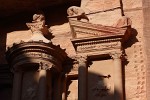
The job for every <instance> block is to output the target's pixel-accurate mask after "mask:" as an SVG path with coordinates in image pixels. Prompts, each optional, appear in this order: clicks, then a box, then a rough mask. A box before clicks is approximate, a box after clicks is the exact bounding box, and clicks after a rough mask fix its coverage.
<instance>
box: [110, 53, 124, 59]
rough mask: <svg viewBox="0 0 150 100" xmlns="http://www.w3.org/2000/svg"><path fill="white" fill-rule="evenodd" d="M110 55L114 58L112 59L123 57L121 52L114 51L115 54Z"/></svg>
mask: <svg viewBox="0 0 150 100" xmlns="http://www.w3.org/2000/svg"><path fill="white" fill-rule="evenodd" d="M109 54H110V56H111V57H112V59H121V57H122V56H123V54H122V52H121V51H120V52H117V51H116V52H115V51H113V52H110V53H109Z"/></svg>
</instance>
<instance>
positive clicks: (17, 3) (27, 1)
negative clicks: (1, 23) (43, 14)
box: [0, 0, 80, 17]
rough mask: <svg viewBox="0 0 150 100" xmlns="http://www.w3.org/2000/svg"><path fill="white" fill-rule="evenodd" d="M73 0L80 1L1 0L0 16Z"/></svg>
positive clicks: (69, 1)
mask: <svg viewBox="0 0 150 100" xmlns="http://www.w3.org/2000/svg"><path fill="white" fill-rule="evenodd" d="M75 2H80V0H13V1H12V0H1V1H0V17H2V16H9V15H12V14H15V13H18V12H23V11H34V10H38V9H42V8H46V7H49V6H55V5H60V4H65V3H75Z"/></svg>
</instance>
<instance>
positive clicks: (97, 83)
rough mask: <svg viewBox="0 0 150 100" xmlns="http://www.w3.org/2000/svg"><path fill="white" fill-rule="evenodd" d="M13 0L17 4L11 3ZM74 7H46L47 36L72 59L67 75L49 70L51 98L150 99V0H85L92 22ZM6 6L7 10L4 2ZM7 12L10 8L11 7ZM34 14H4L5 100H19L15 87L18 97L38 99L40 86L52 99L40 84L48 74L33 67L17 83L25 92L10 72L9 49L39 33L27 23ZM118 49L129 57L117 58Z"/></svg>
mask: <svg viewBox="0 0 150 100" xmlns="http://www.w3.org/2000/svg"><path fill="white" fill-rule="evenodd" d="M68 2H69V1H68ZM14 3H15V2H14ZM26 3H27V2H26ZM30 3H31V2H30ZM10 4H11V5H12V3H11V2H10ZM24 5H27V8H22V9H23V10H22V11H24V10H29V9H32V8H30V7H28V5H29V3H27V4H24ZM39 5H40V4H39ZM40 6H42V7H47V6H49V5H40ZM70 6H75V5H73V4H71V5H69V4H68V5H61V6H60V5H59V6H54V7H49V8H47V9H46V8H44V9H43V12H44V14H45V15H44V16H45V22H46V23H45V24H44V25H47V26H46V27H47V28H48V29H47V30H48V31H49V33H46V34H43V36H45V37H46V39H48V40H50V42H52V45H54V49H58V48H59V50H60V51H59V50H58V51H59V52H64V51H63V50H64V49H66V50H65V53H66V56H67V57H66V58H65V56H63V53H62V55H61V54H60V56H62V57H64V59H66V60H65V61H64V63H63V64H62V69H60V70H61V71H62V73H59V74H58V75H56V76H57V78H56V77H55V74H56V73H57V70H56V71H54V72H51V71H48V73H47V76H48V80H47V81H46V82H47V83H48V84H49V85H48V86H47V85H46V86H47V88H49V90H48V91H50V92H49V93H48V96H47V99H48V98H49V99H50V100H77V99H78V100H87V99H88V100H149V99H150V96H149V92H150V89H149V87H150V85H149V84H150V81H149V44H148V43H149V42H148V41H149V26H150V25H149V23H150V22H149V20H150V18H149V12H150V9H149V6H150V2H149V0H82V1H81V5H78V6H80V7H81V8H82V9H83V10H84V11H85V15H86V16H87V17H88V19H89V22H88V21H85V20H83V21H82V20H80V21H81V22H80V21H78V20H76V19H74V18H70V17H67V16H68V15H67V8H69V7H70ZM10 7H11V6H10ZM1 8H3V9H2V10H3V11H5V10H4V7H3V6H1ZM1 8H0V9H1ZM40 8H41V7H40ZM14 9H17V7H16V8H14ZM53 9H55V11H54V10H53ZM6 10H8V11H10V10H9V8H8V9H6ZM12 12H13V11H12ZM19 12H20V10H19ZM13 13H14V12H13ZM6 15H7V14H6ZM32 15H33V12H30V13H24V14H22V15H20V14H18V15H17V14H16V15H15V16H8V17H6V18H4V17H3V18H2V20H1V23H0V24H1V28H0V32H1V33H0V34H1V37H0V54H1V56H0V67H1V68H0V71H1V73H2V74H1V73H0V75H3V76H2V77H1V76H0V78H1V80H3V79H4V81H0V83H1V84H2V86H6V88H3V89H2V90H1V91H0V97H2V100H10V99H11V98H17V97H11V94H13V93H11V91H13V92H14V91H15V93H18V92H16V91H22V92H20V93H21V94H19V93H18V94H13V95H17V96H18V95H19V96H20V97H19V99H18V98H17V99H14V100H27V99H30V100H36V99H37V98H38V99H39V100H41V99H40V97H38V96H37V93H36V92H35V91H37V89H39V88H38V87H41V88H42V89H41V88H40V89H41V91H42V92H41V93H40V96H41V97H43V98H45V97H46V96H45V95H44V94H43V92H45V90H44V89H46V88H45V87H44V85H42V86H40V85H39V84H40V82H43V81H39V80H40V75H45V76H46V74H44V72H42V71H41V73H40V71H33V70H32V71H29V72H26V73H24V74H23V79H22V81H21V82H22V83H19V82H16V83H17V86H19V84H22V85H20V88H21V89H22V90H19V89H16V90H13V89H12V86H14V87H17V86H15V85H12V81H11V80H13V75H12V74H11V72H9V69H8V67H9V66H10V65H8V62H7V61H6V57H5V56H6V55H5V52H6V51H8V50H9V48H12V47H13V46H14V45H15V44H19V45H18V46H21V48H23V47H22V44H20V43H22V42H21V41H23V42H28V40H29V39H31V38H32V37H33V33H34V32H32V31H31V30H30V29H28V27H27V26H26V23H27V22H32ZM119 19H120V20H119ZM74 20H75V21H74ZM118 20H119V21H118ZM84 28H85V29H84ZM117 32H118V33H117ZM43 33H45V32H43ZM81 33H82V34H81ZM102 35H103V36H102ZM110 35H111V36H110ZM32 39H33V38H32ZM40 39H41V38H40ZM40 39H39V40H40ZM33 41H34V40H33ZM36 41H37V40H36ZM45 41H46V40H45ZM99 41H100V42H99ZM14 43H15V44H14ZM52 45H51V46H52ZM58 45H59V47H58ZM55 46H57V47H55ZM8 47H9V48H8ZM110 48H111V49H110ZM33 49H35V48H33ZM46 50H47V49H46ZM114 51H115V54H116V53H117V55H118V54H119V53H122V55H123V58H121V57H122V56H121V55H120V56H117V58H116V56H115V57H114V56H113V53H114ZM118 52H119V53H118ZM110 53H111V54H110ZM46 54H47V53H46ZM14 55H15V54H14ZM16 55H17V54H16ZM86 57H87V58H86ZM111 57H112V58H111ZM56 58H57V57H56ZM82 58H83V59H82ZM44 59H45V58H44ZM57 59H59V58H57ZM12 60H13V59H12ZM42 61H43V59H42ZM50 61H51V60H50ZM62 62H63V61H62ZM62 62H61V63H62ZM121 62H122V63H121ZM22 63H23V62H22ZM34 63H35V62H34ZM36 63H37V62H36ZM44 63H47V62H44ZM27 65H28V64H27ZM29 65H30V64H29ZM54 65H55V64H54ZM58 69H59V68H58ZM17 70H18V69H17ZM46 70H47V69H46ZM58 72H59V71H58ZM47 76H46V77H47ZM14 77H15V75H14ZM49 77H51V78H49ZM58 77H59V78H58ZM18 78H19V77H18ZM45 80H46V79H45ZM14 81H15V80H14ZM55 83H57V84H55ZM41 84H45V83H41ZM8 85H9V86H11V87H9V86H8ZM43 88H44V89H43ZM52 88H53V89H54V90H53V89H52ZM51 89H52V90H51ZM60 91H61V92H60ZM54 92H55V93H54ZM8 93H10V94H8ZM51 97H52V98H51ZM3 98H4V99H3ZM112 98H113V99H112ZM47 99H46V98H45V100H47Z"/></svg>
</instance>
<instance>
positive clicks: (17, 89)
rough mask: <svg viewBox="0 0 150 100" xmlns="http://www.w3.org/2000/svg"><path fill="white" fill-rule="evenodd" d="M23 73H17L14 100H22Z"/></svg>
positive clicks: (14, 80)
mask: <svg viewBox="0 0 150 100" xmlns="http://www.w3.org/2000/svg"><path fill="white" fill-rule="evenodd" d="M21 89H22V72H18V71H15V73H14V79H13V91H12V100H21Z"/></svg>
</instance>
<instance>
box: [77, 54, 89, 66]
mask: <svg viewBox="0 0 150 100" xmlns="http://www.w3.org/2000/svg"><path fill="white" fill-rule="evenodd" d="M75 58H76V60H77V61H78V63H79V64H80V63H86V62H87V56H86V55H82V56H81V55H77V56H76V57H75Z"/></svg>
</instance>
